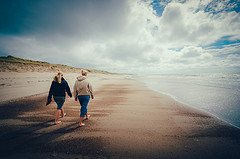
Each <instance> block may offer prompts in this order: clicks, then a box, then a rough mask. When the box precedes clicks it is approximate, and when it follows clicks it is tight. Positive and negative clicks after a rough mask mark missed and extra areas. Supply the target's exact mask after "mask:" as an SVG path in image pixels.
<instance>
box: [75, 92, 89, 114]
mask: <svg viewBox="0 0 240 159" xmlns="http://www.w3.org/2000/svg"><path fill="white" fill-rule="evenodd" d="M78 100H79V102H80V105H81V110H80V111H81V114H80V117H84V116H85V115H86V113H87V106H88V102H89V100H90V95H81V96H78Z"/></svg>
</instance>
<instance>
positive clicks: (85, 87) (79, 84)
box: [73, 76, 93, 98]
mask: <svg viewBox="0 0 240 159" xmlns="http://www.w3.org/2000/svg"><path fill="white" fill-rule="evenodd" d="M73 90H74V92H73V95H74V97H75V98H77V96H80V95H90V96H91V97H93V90H92V85H91V84H90V83H89V82H88V81H87V79H86V77H84V76H79V77H77V80H76V82H75V84H74V87H73Z"/></svg>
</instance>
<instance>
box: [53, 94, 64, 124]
mask: <svg viewBox="0 0 240 159" xmlns="http://www.w3.org/2000/svg"><path fill="white" fill-rule="evenodd" d="M53 98H54V100H55V102H56V103H57V112H56V115H55V124H59V123H60V122H61V121H58V120H59V116H60V114H61V112H62V110H63V104H64V102H65V97H53Z"/></svg>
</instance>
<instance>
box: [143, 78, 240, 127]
mask: <svg viewBox="0 0 240 159" xmlns="http://www.w3.org/2000/svg"><path fill="white" fill-rule="evenodd" d="M140 82H141V81H140ZM143 84H144V83H143ZM146 87H147V86H146ZM147 88H148V87H147ZM148 89H150V88H148ZM150 90H151V91H154V92H156V93H159V94H162V95H166V96H168V97H170V98H171V99H173V100H175V101H176V102H178V103H180V104H183V105H185V106H186V107H189V108H193V109H196V110H197V111H200V112H203V113H206V114H208V115H209V116H212V117H214V118H217V119H218V120H221V121H223V122H225V123H226V124H229V125H231V126H233V127H235V128H237V129H239V130H240V127H238V126H236V125H234V124H232V123H230V122H228V121H226V120H224V119H221V118H220V117H218V116H217V115H215V114H213V113H211V112H208V111H207V110H204V109H201V108H197V107H195V106H192V105H190V104H188V103H185V102H183V101H181V100H178V99H177V97H175V96H173V95H171V94H168V93H165V92H160V91H157V90H153V89H150Z"/></svg>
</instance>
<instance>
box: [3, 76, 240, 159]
mask: <svg viewBox="0 0 240 159" xmlns="http://www.w3.org/2000/svg"><path fill="white" fill-rule="evenodd" d="M92 79H93V80H92V84H93V86H96V87H94V88H95V99H94V100H91V101H90V103H89V106H88V112H89V114H90V115H91V118H90V119H89V120H86V121H85V124H86V125H85V126H84V127H78V121H79V109H80V106H79V103H78V102H75V101H74V99H73V98H69V97H68V98H67V99H66V102H65V104H64V109H65V112H66V113H67V116H66V117H64V118H61V119H60V120H61V121H62V123H61V124H58V125H54V124H53V123H54V114H55V111H56V104H55V103H54V102H52V103H51V104H50V105H48V106H45V102H46V98H47V93H41V94H40V95H34V96H30V97H26V98H21V99H18V100H12V101H10V102H6V101H5V102H3V103H2V104H1V105H0V125H1V128H0V132H1V136H0V141H1V148H0V153H1V157H3V158H164V159H165V158H166V159H168V158H169V159H170V158H179V159H180V158H183V159H188V158H197V159H198V158H205V159H210V158H211V159H212V158H239V157H240V152H239V150H240V130H239V129H237V128H235V127H233V126H231V125H229V124H227V123H225V122H223V121H221V120H219V119H217V118H215V117H213V116H211V115H210V114H207V113H204V112H201V111H199V110H196V109H194V108H191V107H189V106H186V105H183V104H181V103H178V102H176V101H175V100H173V99H172V98H170V97H169V96H166V95H162V94H158V93H156V92H154V91H151V90H149V89H147V88H146V87H145V86H144V84H142V83H140V82H138V81H136V80H133V79H129V78H126V76H113V75H111V76H110V75H109V76H104V77H103V76H99V75H96V76H95V75H92ZM94 79H95V80H94Z"/></svg>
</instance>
